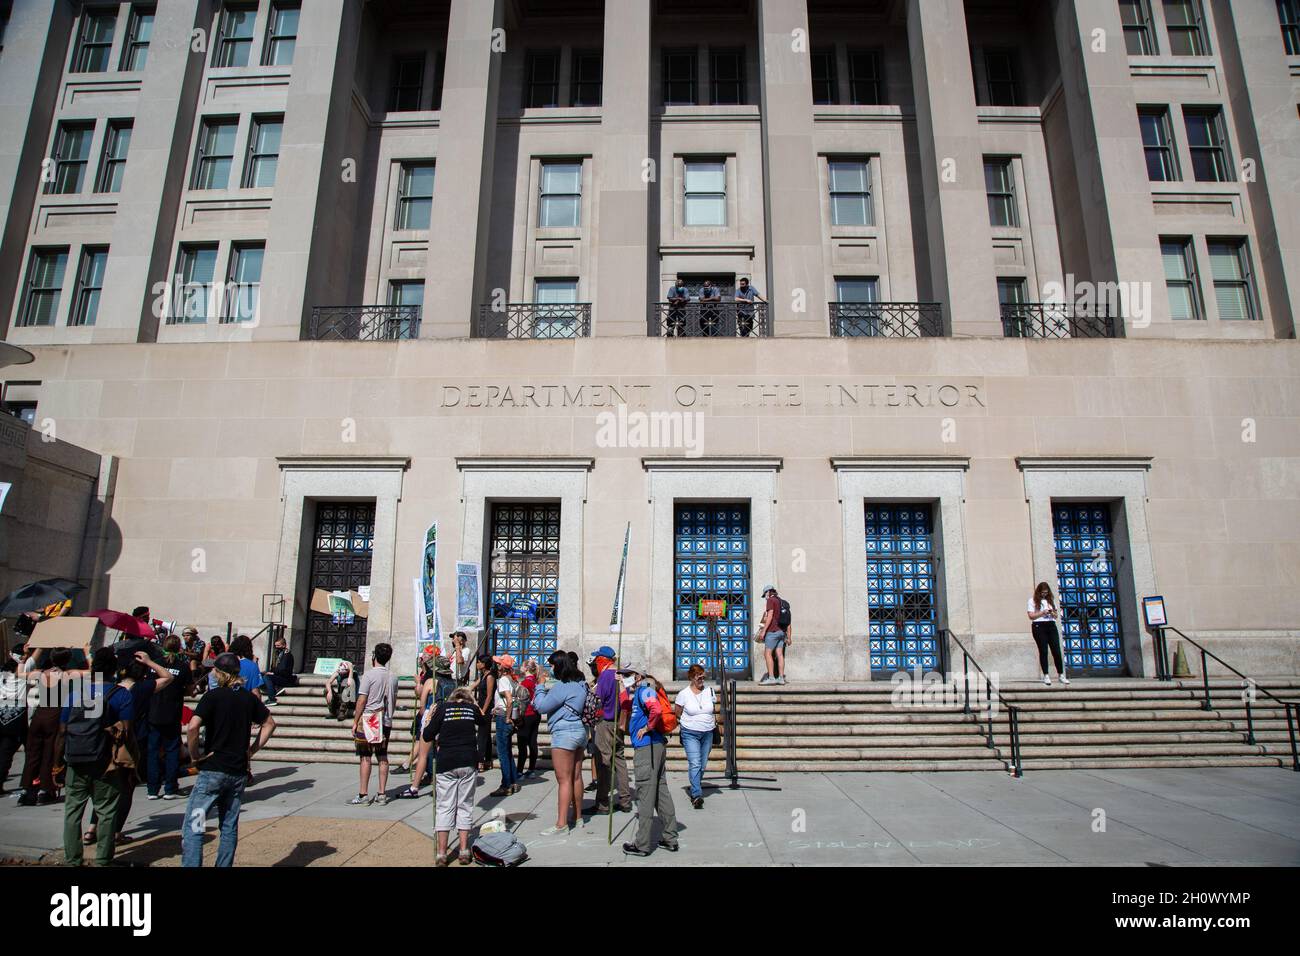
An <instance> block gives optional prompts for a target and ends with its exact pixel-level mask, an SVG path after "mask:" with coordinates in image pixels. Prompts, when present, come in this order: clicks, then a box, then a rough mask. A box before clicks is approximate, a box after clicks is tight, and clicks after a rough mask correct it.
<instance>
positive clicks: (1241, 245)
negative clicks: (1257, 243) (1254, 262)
mask: <svg viewBox="0 0 1300 956" xmlns="http://www.w3.org/2000/svg"><path fill="white" fill-rule="evenodd" d="M1205 246H1206V252H1207V254H1208V256H1209V259H1210V286H1211V288H1213V289H1214V299H1215V307H1216V309H1217V307H1218V300H1219V287H1220V286H1232V287H1238V288H1240V289H1241V291H1242V293H1243V298H1244V300H1245V304H1246V317H1245V318H1244V319H1225V318H1224V317H1223V315H1222V314H1221V313H1220V314H1219V316H1218V318H1219V321H1220V322H1257V321H1259V320H1260V319H1261V318H1262V314H1261V313H1260V308H1259V292H1258V290H1257V289H1256V288H1255V270H1254V269H1253V268H1251V261H1250V246H1249V243H1248V241H1247V239H1246V237H1245V236H1207V237H1206V239H1205ZM1215 247H1220V248H1227V249H1230V250H1231V251H1232V253H1233V255H1234V257H1235V258H1236V260H1237V265H1238V266H1239V268H1240V270H1241V278H1240V279H1218V278H1215V275H1214V252H1215Z"/></svg>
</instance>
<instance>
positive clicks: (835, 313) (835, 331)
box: [829, 302, 943, 339]
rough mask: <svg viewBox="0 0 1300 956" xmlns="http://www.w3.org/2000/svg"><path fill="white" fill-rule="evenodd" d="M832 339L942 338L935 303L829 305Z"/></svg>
mask: <svg viewBox="0 0 1300 956" xmlns="http://www.w3.org/2000/svg"><path fill="white" fill-rule="evenodd" d="M829 311H830V317H831V335H832V336H837V337H838V336H844V337H849V336H858V335H869V336H877V337H883V338H894V339H914V338H921V337H923V336H932V335H943V307H942V306H941V305H940V304H939V303H938V302H831V303H829Z"/></svg>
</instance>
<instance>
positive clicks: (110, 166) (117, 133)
mask: <svg viewBox="0 0 1300 956" xmlns="http://www.w3.org/2000/svg"><path fill="white" fill-rule="evenodd" d="M134 130H135V121H134V120H130V119H117V120H109V121H108V125H107V126H106V127H105V130H104V145H103V148H101V149H100V151H99V175H98V176H97V177H96V178H95V192H97V193H118V192H121V191H122V184H121V183H120V182H117V183H116V184H115V183H114V180H115V179H118V178H119V177H118V170H119V169H121V170H123V171H125V169H126V161H127V159H128V158H130V154H131V135H130V134H131V133H133V132H134ZM123 133H127V134H128V135H127V136H126V149H125V150H124V151H123V152H122V155H121V156H118V155H117V149H116V147H117V145H118V144H119V143H120V142H121V141H122V134H123ZM122 175H125V172H123V173H122ZM109 187H114V188H109Z"/></svg>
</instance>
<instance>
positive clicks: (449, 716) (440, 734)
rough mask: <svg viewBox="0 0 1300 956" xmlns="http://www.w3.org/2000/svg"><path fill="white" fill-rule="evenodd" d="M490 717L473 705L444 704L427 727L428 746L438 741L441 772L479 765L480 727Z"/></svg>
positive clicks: (445, 702) (460, 703) (425, 728)
mask: <svg viewBox="0 0 1300 956" xmlns="http://www.w3.org/2000/svg"><path fill="white" fill-rule="evenodd" d="M487 720H488V718H487V715H486V714H484V713H483V712H482V711H481V710H479V709H478V708H477V707H475V706H474V705H473V704H466V703H464V702H462V701H457V702H455V703H451V702H450V701H443V702H442V703H441V704H439V705H438V706H437V707H435V708H434V710H433V715H432V716H431V717H430V718H429V721H428V723H426V724H425V726H424V740H425V743H433V742H434V741H435V740H436V741H437V742H438V757H437V761H436V769H437V771H438V773H447V772H448V771H450V770H459V769H461V768H462V767H473V766H474V765H475V764H477V763H478V728H479V725H480V724H484V725H486V724H487Z"/></svg>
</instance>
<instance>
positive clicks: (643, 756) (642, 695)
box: [623, 674, 677, 856]
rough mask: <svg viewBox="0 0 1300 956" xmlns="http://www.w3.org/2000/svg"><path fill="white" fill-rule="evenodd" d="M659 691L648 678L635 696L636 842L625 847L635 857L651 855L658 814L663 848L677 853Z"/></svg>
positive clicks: (632, 725)
mask: <svg viewBox="0 0 1300 956" xmlns="http://www.w3.org/2000/svg"><path fill="white" fill-rule="evenodd" d="M659 690H660V684H659V682H658V681H657V680H655V679H654V677H652V676H651V675H649V674H647V675H645V677H643V678H642V679H641V683H640V684H638V685H637V688H636V691H635V692H634V693H633V694H632V716H631V719H630V720H629V722H628V731H629V732H630V733H631V735H632V746H633V748H635V749H634V754H633V757H632V770H633V776H635V777H636V818H637V819H636V840H635V842H633V843H624V844H623V852H624V853H627V854H629V855H631V856H649V855H650V850H651V846H650V837H651V834H652V832H653V829H654V820H655V815H656V814H658V816H659V822H660V823H662V824H663V831H662V832H661V833H660V835H659V846H661V847H663V848H664V849H665V850H667V851H668V852H669V853H676V852H677V811H676V809H675V808H674V807H673V795H672V794H671V793H669V791H668V772H667V764H668V737H667V736H666V735H665V734H664V733H663V729H662V728H663V719H664V714H663V710H664V708H663V705H662V704H661V703H660V701H659Z"/></svg>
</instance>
